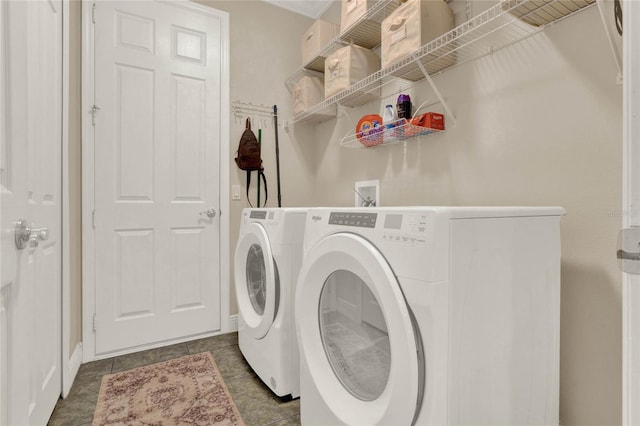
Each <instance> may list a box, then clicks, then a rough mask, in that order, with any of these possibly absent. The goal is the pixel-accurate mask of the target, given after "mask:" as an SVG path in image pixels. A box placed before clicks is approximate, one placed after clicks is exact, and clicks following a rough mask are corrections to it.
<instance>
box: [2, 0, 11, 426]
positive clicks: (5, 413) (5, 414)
mask: <svg viewBox="0 0 640 426" xmlns="http://www.w3.org/2000/svg"><path fill="white" fill-rule="evenodd" d="M7 7H8V5H7V3H6V2H0V114H1V116H0V144H2V143H3V142H4V141H3V140H2V139H4V137H5V135H6V133H5V129H4V125H5V118H6V113H7V111H6V110H5V108H6V105H5V104H6V99H7V98H6V96H7V94H6V89H7V81H6V79H7V74H8V72H9V71H8V70H7V66H8V60H9V57H8V46H6V44H7V41H6V40H7V37H6V35H7V33H8V28H7V26H6V22H5V19H6V16H5V15H6V13H7V11H6V8H7ZM1 155H2V153H1V151H0V156H1ZM9 288H10V287H8V288H7V289H5V288H4V287H2V283H1V282H0V424H2V425H6V424H8V423H9V401H8V396H9V392H8V391H9V380H8V379H7V376H8V375H9V374H11V373H10V372H9V369H8V365H7V360H8V358H9V357H8V355H9V354H8V351H7V346H8V341H9V339H8V338H7V320H8V318H7V315H8V312H7V309H6V306H5V303H6V299H5V297H6V295H5V291H7V290H9Z"/></svg>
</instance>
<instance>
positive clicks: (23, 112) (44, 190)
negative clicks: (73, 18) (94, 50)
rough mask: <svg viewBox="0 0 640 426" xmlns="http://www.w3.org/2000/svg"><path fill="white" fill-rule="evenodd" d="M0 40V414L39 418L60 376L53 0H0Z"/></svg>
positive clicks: (58, 126)
mask: <svg viewBox="0 0 640 426" xmlns="http://www.w3.org/2000/svg"><path fill="white" fill-rule="evenodd" d="M0 47H1V51H0V52H1V55H2V57H1V63H2V69H1V78H0V105H1V113H0V117H1V119H2V122H1V125H0V191H1V196H0V202H1V204H2V205H1V212H0V222H1V246H0V257H1V269H0V276H1V283H0V284H1V294H0V302H1V303H0V305H1V306H0V366H1V368H2V371H0V383H1V385H2V387H1V388H0V397H1V398H0V402H1V403H2V405H1V409H0V423H1V424H7V425H27V424H29V425H42V424H46V423H47V421H48V419H49V416H50V415H51V412H52V411H53V407H54V406H55V403H56V401H57V400H58V397H59V395H60V390H61V378H62V374H61V361H60V359H61V346H60V344H61V306H62V304H61V274H62V269H61V253H62V252H61V247H60V246H61V241H60V238H61V226H62V225H61V214H62V210H61V176H62V163H61V160H62V157H61V152H62V1H61V0H48V1H28V2H27V1H2V2H0ZM20 220H22V221H20ZM20 224H22V225H23V226H19V225H20ZM17 228H18V229H20V230H21V231H22V232H20V235H21V236H22V237H24V238H23V239H22V238H16V229H17Z"/></svg>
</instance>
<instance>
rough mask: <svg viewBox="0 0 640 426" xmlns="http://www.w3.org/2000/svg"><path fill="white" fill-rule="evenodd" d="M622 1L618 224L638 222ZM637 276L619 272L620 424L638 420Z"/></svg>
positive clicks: (637, 39)
mask: <svg viewBox="0 0 640 426" xmlns="http://www.w3.org/2000/svg"><path fill="white" fill-rule="evenodd" d="M622 5H623V11H624V12H623V20H624V22H623V27H624V34H623V44H622V49H623V54H622V59H623V61H622V63H623V66H622V69H623V77H624V82H623V130H622V133H623V146H622V155H623V161H622V176H623V181H622V208H623V211H624V212H626V214H623V215H622V227H623V228H628V227H630V226H638V225H640V217H638V214H637V204H638V203H637V202H636V201H637V200H639V199H640V186H639V185H638V184H637V182H636V180H637V179H638V176H639V175H640V155H639V153H640V151H639V149H640V118H639V116H638V114H639V113H640V78H638V76H637V75H638V72H640V55H638V54H637V52H638V49H640V3H638V2H635V1H624V2H622ZM639 288H640V277H639V276H636V275H631V274H626V273H623V274H622V424H623V425H638V424H640V402H639V401H640V395H638V394H637V392H638V389H640V377H638V374H637V371H639V367H638V366H637V365H635V362H634V360H637V359H640V354H639V353H638V351H640V347H639V346H638V342H639V341H640V326H639V324H638V323H637V321H636V320H635V318H637V317H638V316H640V312H638V309H640V297H639V294H638V289H639Z"/></svg>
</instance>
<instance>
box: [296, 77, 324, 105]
mask: <svg viewBox="0 0 640 426" xmlns="http://www.w3.org/2000/svg"><path fill="white" fill-rule="evenodd" d="M323 100H324V82H323V81H322V79H321V78H320V77H314V76H308V75H305V76H303V77H302V78H300V80H298V81H297V82H296V83H295V85H294V86H293V113H294V114H296V115H297V114H301V113H303V112H305V111H307V110H308V109H309V108H311V107H312V106H314V105H317V104H319V103H320V102H322V101H323Z"/></svg>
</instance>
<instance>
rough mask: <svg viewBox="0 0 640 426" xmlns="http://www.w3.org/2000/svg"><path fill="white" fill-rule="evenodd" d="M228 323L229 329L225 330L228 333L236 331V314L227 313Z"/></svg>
mask: <svg viewBox="0 0 640 426" xmlns="http://www.w3.org/2000/svg"><path fill="white" fill-rule="evenodd" d="M228 325H229V329H228V330H227V332H228V333H231V332H235V331H238V314H235V315H229V322H228Z"/></svg>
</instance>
